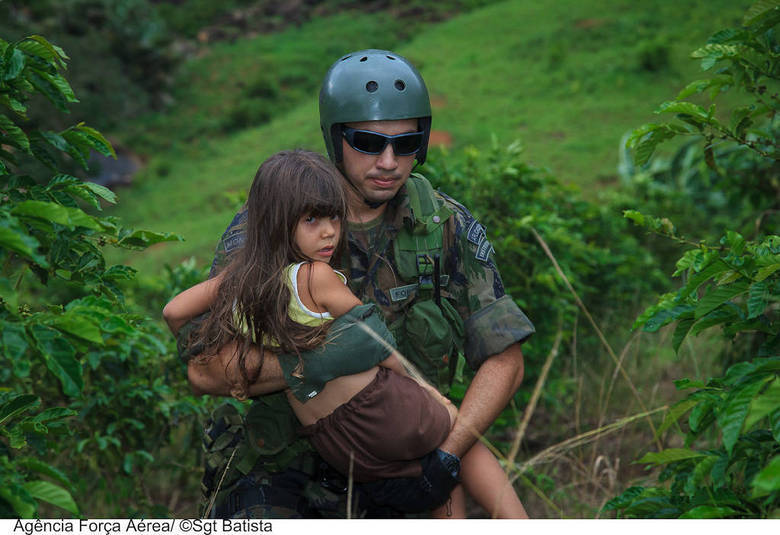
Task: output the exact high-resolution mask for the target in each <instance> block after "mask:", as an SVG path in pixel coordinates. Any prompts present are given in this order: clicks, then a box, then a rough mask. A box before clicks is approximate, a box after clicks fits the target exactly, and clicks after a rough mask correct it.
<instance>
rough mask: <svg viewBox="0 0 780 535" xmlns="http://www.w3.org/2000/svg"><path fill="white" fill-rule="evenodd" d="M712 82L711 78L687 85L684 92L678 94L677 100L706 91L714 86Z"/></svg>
mask: <svg viewBox="0 0 780 535" xmlns="http://www.w3.org/2000/svg"><path fill="white" fill-rule="evenodd" d="M712 82H713V81H712V79H709V78H708V79H706V80H694V81H693V82H691V83H689V84H688V85H686V86H685V87H684V88H683V90H682V91H680V92H679V93H678V94H677V97H675V100H682V99H684V98H687V97H689V96H691V95H695V94H698V93H701V92H702V91H706V90H707V89H709V88H710V87H711V86H712Z"/></svg>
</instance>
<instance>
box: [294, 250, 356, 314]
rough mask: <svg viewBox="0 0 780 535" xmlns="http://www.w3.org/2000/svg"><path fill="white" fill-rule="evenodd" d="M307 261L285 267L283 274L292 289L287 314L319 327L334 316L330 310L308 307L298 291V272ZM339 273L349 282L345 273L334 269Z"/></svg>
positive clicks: (343, 279) (342, 278) (345, 281)
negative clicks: (322, 310) (319, 310)
mask: <svg viewBox="0 0 780 535" xmlns="http://www.w3.org/2000/svg"><path fill="white" fill-rule="evenodd" d="M305 263H306V262H298V263H297V264H290V265H289V266H287V267H286V268H284V272H283V274H282V276H283V277H284V283H285V284H286V285H287V287H288V288H289V289H290V305H289V307H288V308H287V315H288V316H290V319H291V320H293V321H294V322H296V323H300V324H302V325H307V326H309V327H318V326H320V325H322V324H323V323H326V322H328V321H331V320H332V319H333V316H331V314H330V312H314V311H313V310H310V309H309V308H307V307H306V305H304V304H303V301H301V296H300V294H299V293H298V272H299V271H300V269H301V266H302V265H303V264H305ZM333 271H334V272H335V273H336V275H338V276H339V277H340V278H341V280H342V281H343V282H344V284H347V277H345V276H344V274H343V273H341V272H339V271H336V270H335V269H334V270H333Z"/></svg>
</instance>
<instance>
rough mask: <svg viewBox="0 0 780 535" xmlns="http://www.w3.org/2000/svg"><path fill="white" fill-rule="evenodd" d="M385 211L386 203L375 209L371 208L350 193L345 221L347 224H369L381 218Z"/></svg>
mask: <svg viewBox="0 0 780 535" xmlns="http://www.w3.org/2000/svg"><path fill="white" fill-rule="evenodd" d="M385 210H387V203H382V204H380V205H379V206H378V207H376V208H371V207H370V206H368V205H367V204H366V203H365V202H363V199H361V198H359V197H358V196H357V195H355V194H353V193H351V192H350V195H349V198H348V199H347V221H348V222H349V223H361V224H364V223H369V222H371V221H374V220H375V219H376V218H378V217H381V216H382V215H383V214H384V213H385Z"/></svg>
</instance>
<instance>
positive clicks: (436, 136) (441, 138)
mask: <svg viewBox="0 0 780 535" xmlns="http://www.w3.org/2000/svg"><path fill="white" fill-rule="evenodd" d="M428 145H430V146H431V147H447V148H449V147H451V146H452V134H450V133H449V132H447V131H445V130H431V137H430V139H429V140H428Z"/></svg>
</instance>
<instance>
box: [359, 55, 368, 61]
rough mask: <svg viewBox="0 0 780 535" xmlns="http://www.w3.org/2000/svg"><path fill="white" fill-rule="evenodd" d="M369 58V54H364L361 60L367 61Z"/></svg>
mask: <svg viewBox="0 0 780 535" xmlns="http://www.w3.org/2000/svg"><path fill="white" fill-rule="evenodd" d="M367 59H368V56H363V57H362V58H360V61H366V60H367Z"/></svg>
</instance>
